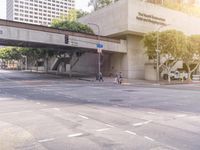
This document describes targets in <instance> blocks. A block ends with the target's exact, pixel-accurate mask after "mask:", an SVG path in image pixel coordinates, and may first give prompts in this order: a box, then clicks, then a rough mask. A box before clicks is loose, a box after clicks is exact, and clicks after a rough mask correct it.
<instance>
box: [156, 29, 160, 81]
mask: <svg viewBox="0 0 200 150" xmlns="http://www.w3.org/2000/svg"><path fill="white" fill-rule="evenodd" d="M158 32H159V31H158ZM158 32H157V41H156V71H157V72H156V80H157V82H159V81H160V67H159V33H158Z"/></svg>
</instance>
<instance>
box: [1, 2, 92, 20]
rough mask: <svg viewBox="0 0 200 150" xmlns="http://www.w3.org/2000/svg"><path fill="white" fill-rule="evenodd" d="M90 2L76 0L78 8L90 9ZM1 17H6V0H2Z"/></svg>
mask: <svg viewBox="0 0 200 150" xmlns="http://www.w3.org/2000/svg"><path fill="white" fill-rule="evenodd" d="M88 2H89V0H76V9H82V10H84V11H90V9H89V8H88ZM0 18H3V19H5V18H6V0H0Z"/></svg>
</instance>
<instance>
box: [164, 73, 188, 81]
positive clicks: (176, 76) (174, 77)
mask: <svg viewBox="0 0 200 150" xmlns="http://www.w3.org/2000/svg"><path fill="white" fill-rule="evenodd" d="M170 78H171V79H172V80H182V79H184V80H186V79H187V78H188V73H186V72H179V71H171V72H170ZM163 79H164V80H167V79H168V74H167V73H165V74H163Z"/></svg>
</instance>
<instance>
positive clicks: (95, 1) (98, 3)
mask: <svg viewBox="0 0 200 150" xmlns="http://www.w3.org/2000/svg"><path fill="white" fill-rule="evenodd" d="M116 1H118V0H114V2H116ZM111 3H113V0H90V1H89V3H88V6H92V7H93V10H94V11H96V10H98V9H101V8H103V7H105V6H108V5H109V4H111Z"/></svg>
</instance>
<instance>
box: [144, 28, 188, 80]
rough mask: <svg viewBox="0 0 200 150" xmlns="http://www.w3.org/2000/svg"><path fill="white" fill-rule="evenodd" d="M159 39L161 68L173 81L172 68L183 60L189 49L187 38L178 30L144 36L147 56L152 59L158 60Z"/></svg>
mask: <svg viewBox="0 0 200 150" xmlns="http://www.w3.org/2000/svg"><path fill="white" fill-rule="evenodd" d="M157 38H159V41H158V43H159V47H158V49H159V51H160V53H159V54H160V56H161V58H162V59H161V64H160V65H159V68H163V69H164V70H166V71H167V73H168V81H169V82H170V81H171V78H170V72H171V69H172V67H173V66H174V65H175V64H176V63H177V61H179V60H180V59H181V56H182V52H183V51H185V50H186V49H187V38H186V36H185V35H184V34H183V33H182V32H180V31H176V30H167V31H163V32H160V33H159V32H151V33H148V34H146V35H145V36H144V39H143V42H144V46H145V48H146V54H147V55H148V56H149V58H150V59H153V60H154V61H158V60H156V55H157V52H156V49H157Z"/></svg>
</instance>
